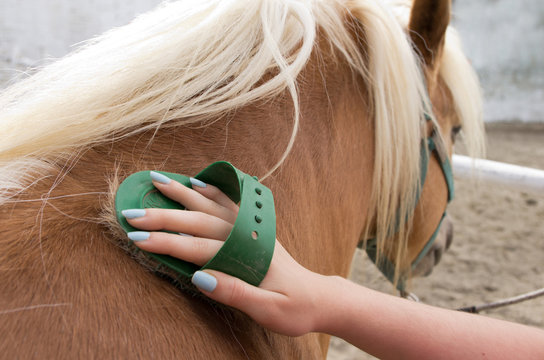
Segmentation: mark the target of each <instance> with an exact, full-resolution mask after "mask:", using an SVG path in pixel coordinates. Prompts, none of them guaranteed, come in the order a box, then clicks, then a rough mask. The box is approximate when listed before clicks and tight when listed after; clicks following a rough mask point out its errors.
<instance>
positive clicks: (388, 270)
mask: <svg viewBox="0 0 544 360" xmlns="http://www.w3.org/2000/svg"><path fill="white" fill-rule="evenodd" d="M424 115H425V120H426V121H427V122H429V121H431V119H432V118H431V116H430V115H429V114H427V113H425V114H424ZM429 154H431V155H432V154H434V155H436V157H437V160H438V162H439V164H440V168H441V169H442V174H443V175H444V178H445V180H446V184H447V187H448V203H449V202H450V201H451V200H452V199H453V196H454V185H453V171H452V167H451V164H450V160H449V157H448V152H447V150H446V147H445V145H444V142H443V140H442V138H441V136H440V133H439V132H438V129H437V127H436V125H435V124H434V123H433V125H432V130H431V135H430V136H429V137H427V138H426V139H422V140H421V147H420V168H421V174H420V183H419V187H418V191H417V194H416V202H415V204H414V210H415V207H416V206H417V204H418V202H419V198H420V196H421V191H422V189H423V185H424V184H425V180H426V178H427V170H428V167H429ZM398 216H400V215H398ZM445 217H446V212H445V211H444V213H443V214H442V217H441V218H440V221H439V223H438V225H437V227H436V229H435V231H434V232H433V234H432V235H431V237H430V238H429V240H428V241H427V243H426V244H425V246H424V247H423V249H422V250H421V251H420V252H419V254H418V255H417V257H416V258H415V260H414V261H413V262H412V264H411V265H410V266H411V268H412V270H413V269H414V268H415V267H416V266H417V265H418V264H419V262H420V261H421V260H422V259H423V258H424V257H425V255H427V253H428V252H429V250H430V249H431V247H432V245H433V243H434V242H435V240H436V237H437V235H438V232H439V230H440V226H441V225H442V221H443V220H444V218H445ZM397 227H398V226H397ZM395 231H398V230H395ZM360 245H362V244H360ZM365 250H366V253H367V255H368V257H369V258H370V259H371V260H372V262H374V264H375V265H376V266H377V267H378V269H379V270H380V271H381V272H382V274H384V275H385V277H386V278H387V279H388V280H389V281H390V282H393V281H394V277H395V265H394V264H393V263H392V262H391V261H390V260H389V259H388V258H387V257H383V258H382V259H380V261H378V259H377V254H378V246H377V239H376V238H372V239H370V240H367V242H366V248H365ZM405 286H406V278H405V277H404V276H402V275H401V276H400V278H399V281H398V283H397V289H398V290H400V291H403V290H404V289H405Z"/></svg>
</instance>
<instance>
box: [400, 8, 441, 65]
mask: <svg viewBox="0 0 544 360" xmlns="http://www.w3.org/2000/svg"><path fill="white" fill-rule="evenodd" d="M450 8H451V1H450V0H415V1H414V3H413V6H412V11H411V14H410V24H409V26H408V29H409V31H410V37H411V38H412V42H413V43H414V46H415V48H416V49H417V50H418V51H419V53H420V54H421V57H422V58H423V60H424V61H425V65H427V66H428V67H429V68H431V69H433V68H434V67H435V65H436V62H437V60H438V59H439V58H440V55H441V53H442V48H443V46H444V38H445V35H446V29H447V28H448V24H449V22H450Z"/></svg>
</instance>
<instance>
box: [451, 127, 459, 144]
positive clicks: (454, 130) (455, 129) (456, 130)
mask: <svg viewBox="0 0 544 360" xmlns="http://www.w3.org/2000/svg"><path fill="white" fill-rule="evenodd" d="M460 131H461V125H459V126H454V127H453V128H452V129H451V141H452V142H454V141H455V138H456V137H457V135H458V134H459V132H460Z"/></svg>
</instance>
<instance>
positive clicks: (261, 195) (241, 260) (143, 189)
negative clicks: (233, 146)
mask: <svg viewBox="0 0 544 360" xmlns="http://www.w3.org/2000/svg"><path fill="white" fill-rule="evenodd" d="M159 172H160V173H162V174H164V175H166V176H168V177H169V178H170V179H173V180H176V181H178V182H179V183H180V184H182V185H185V186H187V187H189V188H190V187H191V183H190V181H189V177H187V176H184V175H180V174H173V173H168V172H162V171H159ZM195 178H196V179H198V180H201V181H203V182H205V183H207V184H211V185H214V186H216V187H218V188H219V189H221V191H223V192H224V193H225V194H226V195H227V196H228V197H229V198H230V199H231V200H232V201H234V202H235V203H237V204H239V206H240V210H239V212H238V217H237V218H236V222H235V223H234V226H233V228H232V230H231V233H230V234H229V236H228V238H227V240H226V241H225V243H224V244H223V246H222V247H221V249H220V250H219V251H218V252H217V254H216V255H215V256H214V257H213V258H212V259H211V260H210V261H209V262H208V263H207V264H205V265H204V266H202V267H201V268H200V267H198V266H197V265H194V264H192V263H188V262H186V261H183V260H180V259H176V258H174V257H171V256H168V255H161V254H154V253H149V252H146V251H143V250H139V249H138V251H139V253H141V254H143V255H144V256H143V257H140V258H139V259H138V260H139V261H140V262H142V263H143V264H144V265H146V266H148V267H150V268H153V269H154V270H155V271H157V272H159V273H162V274H166V275H168V276H169V277H171V278H173V279H174V280H176V281H181V282H184V283H185V282H186V281H184V280H186V279H187V278H190V277H191V276H192V275H193V274H194V272H195V271H197V270H205V269H213V270H217V271H221V272H224V273H227V274H229V275H232V276H236V277H238V278H240V279H242V280H244V281H246V282H248V283H250V284H252V285H255V286H258V285H259V284H260V283H261V281H262V280H263V279H264V277H265V275H266V273H267V271H268V267H269V266H270V261H271V260H272V255H273V253H274V244H275V241H276V213H275V210H274V198H273V196H272V192H271V191H270V189H268V188H267V187H266V186H264V185H262V184H261V183H259V182H258V180H257V178H256V177H252V176H249V175H247V174H245V173H243V172H242V171H240V170H238V169H236V168H235V167H234V166H232V165H231V164H230V163H228V162H225V161H218V162H215V163H213V164H211V165H210V166H208V167H207V168H206V169H204V170H202V171H201V172H200V173H199V174H198V175H196V176H195ZM145 208H162V209H180V210H184V207H183V206H182V205H181V204H179V203H177V202H175V201H173V200H171V199H169V198H167V197H166V196H164V195H162V193H161V192H159V191H158V190H157V189H156V188H155V187H154V186H153V183H152V182H151V177H150V175H149V171H140V172H137V173H134V174H132V175H130V176H129V177H127V178H126V179H125V180H124V181H123V182H122V183H121V185H120V186H119V189H118V190H117V194H116V196H115V211H116V216H117V220H118V222H119V224H120V225H121V227H122V228H123V230H125V231H126V232H131V231H137V230H138V229H136V228H134V227H132V226H131V225H130V224H129V223H128V222H127V221H126V219H125V217H124V216H123V214H122V213H121V212H122V211H123V210H126V209H145ZM131 247H134V248H136V246H134V245H133V244H131Z"/></svg>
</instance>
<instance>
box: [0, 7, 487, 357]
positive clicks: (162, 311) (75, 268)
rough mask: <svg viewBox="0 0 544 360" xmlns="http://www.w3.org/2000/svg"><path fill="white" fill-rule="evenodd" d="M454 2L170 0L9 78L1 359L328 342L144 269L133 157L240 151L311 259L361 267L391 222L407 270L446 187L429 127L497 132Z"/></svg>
mask: <svg viewBox="0 0 544 360" xmlns="http://www.w3.org/2000/svg"><path fill="white" fill-rule="evenodd" d="M449 19H450V2H449V1H430V0H416V1H415V2H414V4H413V5H411V4H407V3H404V2H398V1H397V2H396V3H385V2H376V1H370V0H322V1H321V0H304V1H303V0H236V1H225V0H207V1H200V0H199V1H196V0H194V1H191V0H184V1H179V2H169V3H165V4H163V5H161V6H159V7H158V8H157V9H156V10H154V11H152V12H150V13H148V14H143V15H141V16H139V17H138V18H137V19H135V20H134V21H133V22H131V23H130V24H128V25H126V26H124V27H120V28H117V29H113V30H111V31H109V32H107V33H105V34H104V35H102V36H100V37H98V38H96V39H93V40H91V41H89V42H88V43H86V44H85V45H84V46H82V47H81V48H80V49H77V50H76V51H75V52H73V53H72V54H70V55H68V56H67V57H65V58H62V59H60V60H58V61H57V62H55V63H53V64H50V65H48V66H46V67H45V68H44V69H41V70H40V71H38V72H37V73H36V74H34V75H33V76H31V77H29V78H27V79H24V80H22V81H20V82H18V83H16V84H14V85H12V86H10V87H8V88H7V89H5V90H4V91H3V92H2V94H1V95H0V109H2V110H1V113H0V129H1V130H0V132H1V133H2V140H3V141H2V143H1V144H0V168H1V170H0V217H1V219H2V221H1V225H0V228H1V234H2V237H1V239H0V274H1V277H2V279H1V281H0V289H1V291H0V294H1V296H0V316H1V318H2V321H1V322H2V327H1V328H2V339H1V340H0V344H1V345H0V351H1V353H2V356H6V357H8V358H38V357H39V358H161V359H169V358H183V359H203V358H222V359H244V358H247V359H295V358H296V359H316V358H324V357H326V353H327V347H328V340H329V338H328V336H327V335H325V334H313V333H312V334H308V335H305V336H301V337H296V338H293V337H287V336H283V335H279V334H275V333H272V332H270V331H268V330H266V329H264V328H262V327H260V326H258V325H257V324H256V323H254V322H253V321H252V320H251V319H249V318H248V317H247V316H245V315H244V314H241V313H239V312H237V311H235V310H233V309H230V308H226V307H221V306H218V305H217V304H211V303H209V302H207V301H205V300H203V299H202V298H200V297H198V296H194V294H191V293H188V292H186V291H180V290H179V289H178V288H177V287H175V286H174V285H172V283H171V282H170V281H168V280H167V279H164V278H160V277H157V276H155V275H154V274H153V273H152V272H150V271H148V270H147V269H145V268H144V267H142V266H141V265H140V264H138V263H137V262H135V261H134V260H133V259H131V257H130V255H128V254H127V253H125V252H124V251H123V250H122V249H121V248H120V247H119V246H118V244H119V243H122V242H126V241H127V240H126V239H125V238H124V237H123V238H119V237H117V236H115V235H114V234H113V233H112V231H111V230H110V229H112V228H115V226H116V224H115V223H114V220H112V219H111V216H110V215H111V205H109V204H111V199H112V197H113V194H114V192H115V190H116V186H117V184H118V183H119V181H120V180H122V179H123V178H124V177H126V176H128V175H129V174H130V173H132V172H135V171H139V170H147V169H151V170H165V171H170V172H177V173H182V174H196V172H198V171H199V170H201V169H203V168H204V167H205V166H206V165H207V164H209V163H211V162H213V161H215V160H227V161H229V162H231V163H233V164H234V165H235V166H236V167H238V168H239V169H241V170H243V171H244V172H246V173H249V174H253V175H257V176H258V177H259V178H260V179H261V181H262V182H263V184H265V185H267V186H268V187H269V188H270V189H271V190H272V191H273V193H274V197H275V199H276V212H277V237H278V239H279V240H280V241H281V242H282V244H283V245H284V247H285V248H286V249H287V250H288V251H289V252H290V253H291V254H292V255H293V257H294V258H295V259H296V260H297V261H299V262H300V263H301V264H302V265H303V266H305V267H307V268H309V269H310V270H312V271H316V272H319V273H322V274H330V275H333V274H334V275H340V276H344V277H345V276H347V275H348V273H349V269H350V264H351V259H352V256H353V253H354V251H355V248H356V246H357V244H358V243H359V241H360V240H361V239H363V240H364V239H368V238H370V237H375V238H376V239H377V244H378V253H379V256H380V258H388V259H389V260H391V261H393V262H394V263H395V266H396V269H397V270H396V279H397V280H398V278H399V274H404V273H406V272H409V269H410V264H411V262H412V260H413V259H414V258H415V257H416V255H417V254H418V253H419V252H420V251H421V249H422V248H423V247H424V245H425V243H426V242H427V240H428V239H429V236H430V234H432V232H433V231H434V229H435V228H436V226H437V224H438V222H439V219H440V217H441V216H442V213H443V212H444V209H445V207H446V203H447V195H446V193H447V187H446V183H445V181H444V176H443V175H442V173H441V171H440V168H439V165H438V161H437V160H436V158H435V157H433V156H431V157H430V162H429V169H428V175H427V178H426V181H425V184H424V185H422V184H420V176H421V175H420V170H421V169H420V144H421V141H422V139H424V138H425V137H427V136H429V135H430V132H431V128H432V127H436V128H437V129H439V133H440V134H441V135H440V136H441V137H442V139H443V142H444V144H445V146H446V148H447V150H448V153H449V155H451V153H452V146H453V138H454V135H455V133H456V132H457V131H458V130H459V128H460V126H462V127H463V132H462V133H463V138H464V140H465V144H467V147H468V148H469V149H470V150H471V151H472V152H473V153H474V154H476V153H477V151H478V149H479V148H481V143H482V136H483V135H482V124H481V121H480V112H481V109H480V103H479V89H478V83H477V79H476V77H475V75H474V72H473V71H472V69H471V67H470V65H469V63H468V61H467V59H466V58H465V56H464V55H463V53H462V50H461V47H460V44H459V41H458V39H457V36H456V34H455V32H454V30H453V29H451V27H449ZM430 110H432V116H431V121H428V122H425V121H422V119H423V117H424V114H425V113H429V112H430ZM419 192H421V194H420V195H421V196H420V198H419V201H418V202H417V206H416V198H417V197H418V193H419ZM414 208H415V209H414ZM323 311H327V309H323Z"/></svg>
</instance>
